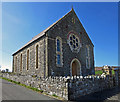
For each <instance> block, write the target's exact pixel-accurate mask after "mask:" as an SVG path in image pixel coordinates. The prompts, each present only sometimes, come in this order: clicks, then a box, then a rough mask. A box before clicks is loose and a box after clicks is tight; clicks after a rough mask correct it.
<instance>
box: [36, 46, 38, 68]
mask: <svg viewBox="0 0 120 102" xmlns="http://www.w3.org/2000/svg"><path fill="white" fill-rule="evenodd" d="M36 68H38V45H37V46H36Z"/></svg>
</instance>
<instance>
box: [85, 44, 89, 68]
mask: <svg viewBox="0 0 120 102" xmlns="http://www.w3.org/2000/svg"><path fill="white" fill-rule="evenodd" d="M86 68H88V69H89V68H90V48H89V46H88V45H87V46H86Z"/></svg>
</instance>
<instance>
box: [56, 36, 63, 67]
mask: <svg viewBox="0 0 120 102" xmlns="http://www.w3.org/2000/svg"><path fill="white" fill-rule="evenodd" d="M56 65H57V66H58V67H61V66H62V65H63V62H62V39H61V38H60V37H56Z"/></svg>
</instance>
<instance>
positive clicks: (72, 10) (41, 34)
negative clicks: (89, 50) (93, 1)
mask: <svg viewBox="0 0 120 102" xmlns="http://www.w3.org/2000/svg"><path fill="white" fill-rule="evenodd" d="M71 12H74V13H75V11H74V9H73V8H72V9H71V10H70V11H69V12H68V13H67V14H66V15H64V16H63V17H62V18H60V19H59V20H58V21H56V22H55V23H53V24H52V25H50V26H49V27H48V28H46V29H45V30H43V31H42V32H40V33H39V34H38V35H36V36H35V37H33V38H32V40H30V41H29V42H28V43H26V44H25V45H24V46H23V47H21V48H20V49H19V50H17V51H16V52H15V53H13V55H12V56H14V55H15V54H17V53H18V52H20V51H21V50H22V49H24V48H25V47H27V46H28V45H30V44H32V43H33V42H34V41H36V40H38V39H39V38H41V37H42V36H43V35H45V33H46V32H47V31H48V30H49V29H50V28H52V27H53V26H54V25H55V24H57V23H58V22H59V21H60V20H62V19H63V18H64V17H65V16H67V15H68V14H69V13H71ZM75 15H76V13H75ZM77 18H78V17H77ZM78 21H79V22H80V20H79V18H78ZM80 23H81V22H80ZM83 28H84V27H83ZM87 37H88V39H89V40H90V42H91V44H92V45H93V43H92V41H91V39H90V38H89V36H88V35H87ZM93 46H94V45H93Z"/></svg>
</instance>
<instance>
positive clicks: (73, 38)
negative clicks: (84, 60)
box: [68, 32, 81, 52]
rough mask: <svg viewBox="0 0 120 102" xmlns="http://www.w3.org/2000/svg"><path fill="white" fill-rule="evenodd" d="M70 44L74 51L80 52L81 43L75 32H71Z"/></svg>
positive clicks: (69, 36)
mask: <svg viewBox="0 0 120 102" xmlns="http://www.w3.org/2000/svg"><path fill="white" fill-rule="evenodd" d="M68 44H69V46H70V49H71V51H72V52H79V50H80V47H81V43H80V39H79V37H78V36H77V35H76V34H75V33H73V32H71V33H69V35H68Z"/></svg>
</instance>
